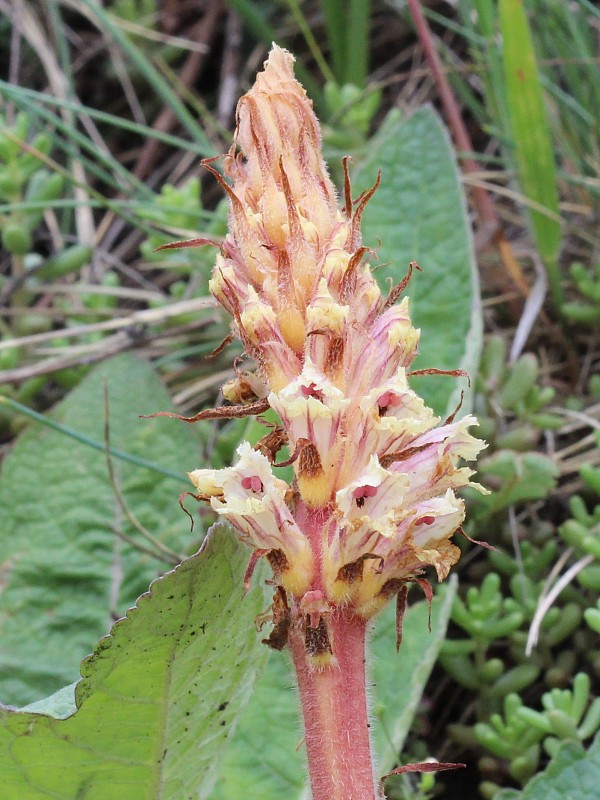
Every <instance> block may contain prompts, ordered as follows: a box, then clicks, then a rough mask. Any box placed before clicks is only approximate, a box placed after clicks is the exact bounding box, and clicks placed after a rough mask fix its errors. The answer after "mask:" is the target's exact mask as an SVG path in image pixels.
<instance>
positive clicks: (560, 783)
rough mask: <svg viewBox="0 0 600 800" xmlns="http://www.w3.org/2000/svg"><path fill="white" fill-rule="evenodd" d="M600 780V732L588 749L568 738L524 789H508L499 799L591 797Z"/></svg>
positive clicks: (578, 799)
mask: <svg viewBox="0 0 600 800" xmlns="http://www.w3.org/2000/svg"><path fill="white" fill-rule="evenodd" d="M599 781H600V736H597V737H596V739H595V740H594V742H593V743H592V745H591V746H590V748H589V749H588V750H587V751H586V750H585V749H584V748H583V747H582V746H581V745H580V744H579V743H577V742H572V741H568V742H565V743H564V744H563V745H561V747H560V748H559V749H558V752H557V753H556V755H555V756H554V757H553V759H552V761H551V762H550V763H549V764H548V766H547V767H546V769H545V770H544V772H542V773H541V774H540V775H537V776H536V777H535V778H533V779H532V780H531V781H530V782H529V783H528V784H527V786H526V787H525V788H524V789H523V791H522V792H516V791H513V790H510V789H509V790H505V791H503V792H500V793H499V794H497V795H496V797H495V800H558V798H565V797H568V798H569V800H588V798H590V797H594V796H595V795H596V794H597V787H598V782H599Z"/></svg>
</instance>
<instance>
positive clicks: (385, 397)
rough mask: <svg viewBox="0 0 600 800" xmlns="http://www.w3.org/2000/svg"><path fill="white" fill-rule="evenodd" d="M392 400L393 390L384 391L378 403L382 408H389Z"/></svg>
mask: <svg viewBox="0 0 600 800" xmlns="http://www.w3.org/2000/svg"><path fill="white" fill-rule="evenodd" d="M391 402H392V393H391V392H384V393H383V394H382V395H381V397H380V398H379V400H378V401H377V405H378V406H379V407H380V408H387V406H389V404H390V403H391Z"/></svg>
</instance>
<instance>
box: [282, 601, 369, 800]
mask: <svg viewBox="0 0 600 800" xmlns="http://www.w3.org/2000/svg"><path fill="white" fill-rule="evenodd" d="M329 631H330V638H331V643H332V646H333V655H334V663H333V664H331V665H330V666H327V667H320V668H315V667H312V666H309V663H308V661H307V656H306V649H305V643H304V638H303V636H302V635H301V633H300V631H299V630H298V629H295V630H294V631H293V632H292V634H291V636H290V646H291V650H292V656H293V660H294V666H295V668H296V675H297V678H298V687H299V690H300V700H301V703H302V714H303V717H304V731H305V740H306V750H307V755H308V770H309V774H310V785H311V790H312V796H313V800H375V799H376V797H377V790H376V786H375V779H374V775H373V764H372V759H371V746H370V740H369V727H368V717H367V701H366V689H365V631H366V622H365V620H363V619H361V618H359V617H355V616H353V615H351V614H348V613H344V611H342V610H340V611H339V612H337V613H336V614H334V615H333V616H332V617H331V618H330V626H329Z"/></svg>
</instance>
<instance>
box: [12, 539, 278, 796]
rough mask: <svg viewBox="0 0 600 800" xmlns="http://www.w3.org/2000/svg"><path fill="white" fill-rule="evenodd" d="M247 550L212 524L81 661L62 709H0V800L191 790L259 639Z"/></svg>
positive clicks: (221, 736) (228, 716)
mask: <svg viewBox="0 0 600 800" xmlns="http://www.w3.org/2000/svg"><path fill="white" fill-rule="evenodd" d="M248 552H249V551H248V549H247V548H246V547H245V546H243V545H242V544H240V543H239V542H238V541H237V539H236V536H235V534H234V532H233V531H231V530H230V529H228V528H226V526H215V529H213V531H212V533H211V535H210V536H209V538H208V540H207V542H205V545H204V546H203V548H202V550H201V551H200V553H198V554H197V555H196V556H194V557H192V558H190V559H188V560H186V561H184V562H183V563H182V564H181V565H180V566H178V567H177V568H176V569H175V570H174V571H173V572H169V573H168V574H167V575H165V576H164V577H162V578H159V579H158V580H156V581H155V582H154V583H153V584H152V585H151V587H150V590H149V592H148V593H147V594H145V595H142V597H141V598H140V599H139V600H138V602H137V605H136V607H135V608H133V609H131V610H130V611H129V612H128V614H127V617H126V618H125V619H122V620H120V621H119V622H117V623H116V624H115V625H114V627H113V629H112V631H111V633H110V635H109V636H107V637H105V638H104V639H101V640H100V642H99V643H98V645H97V646H96V649H95V651H94V653H93V655H91V656H90V657H89V658H87V659H86V660H85V661H84V662H83V664H82V680H81V682H80V683H79V684H78V685H77V688H76V698H77V705H78V710H77V712H76V713H75V714H74V715H73V716H71V717H69V718H68V719H55V718H53V717H49V716H41V715H39V714H33V713H27V712H16V711H11V710H8V709H0V775H1V778H0V782H1V783H0V785H1V792H0V794H1V796H2V800H47V798H48V797H52V798H54V800H63V799H64V800H83V799H84V798H85V800H142V798H143V799H144V800H198V797H206V796H207V794H208V793H209V792H210V789H211V786H212V784H213V782H214V777H215V774H216V770H217V767H218V761H219V757H220V753H221V751H222V750H223V747H224V745H225V744H226V743H227V741H228V739H229V737H230V735H231V730H232V727H233V725H234V723H235V720H236V719H237V717H238V715H239V713H240V711H241V710H242V708H243V706H244V704H245V702H246V700H247V698H248V695H249V692H250V691H251V688H252V684H253V682H254V679H255V677H256V675H257V674H258V673H259V672H260V671H261V670H262V668H263V665H264V660H265V658H266V648H265V646H264V645H262V644H261V643H260V637H259V636H257V634H256V629H255V626H254V619H255V617H256V616H257V614H258V613H259V612H260V611H261V610H262V609H263V607H264V602H265V601H264V597H263V592H262V590H261V589H259V588H254V589H252V590H251V591H250V592H249V593H248V594H247V595H246V596H245V597H244V590H243V576H244V570H245V567H246V564H247V561H248Z"/></svg>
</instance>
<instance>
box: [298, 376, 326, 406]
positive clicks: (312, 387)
mask: <svg viewBox="0 0 600 800" xmlns="http://www.w3.org/2000/svg"><path fill="white" fill-rule="evenodd" d="M300 391H301V392H302V394H303V395H304V397H316V398H317V400H320V401H321V402H323V392H322V391H321V390H320V389H318V388H317V384H316V383H315V382H314V381H312V382H311V383H309V384H308V386H301V387H300Z"/></svg>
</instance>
